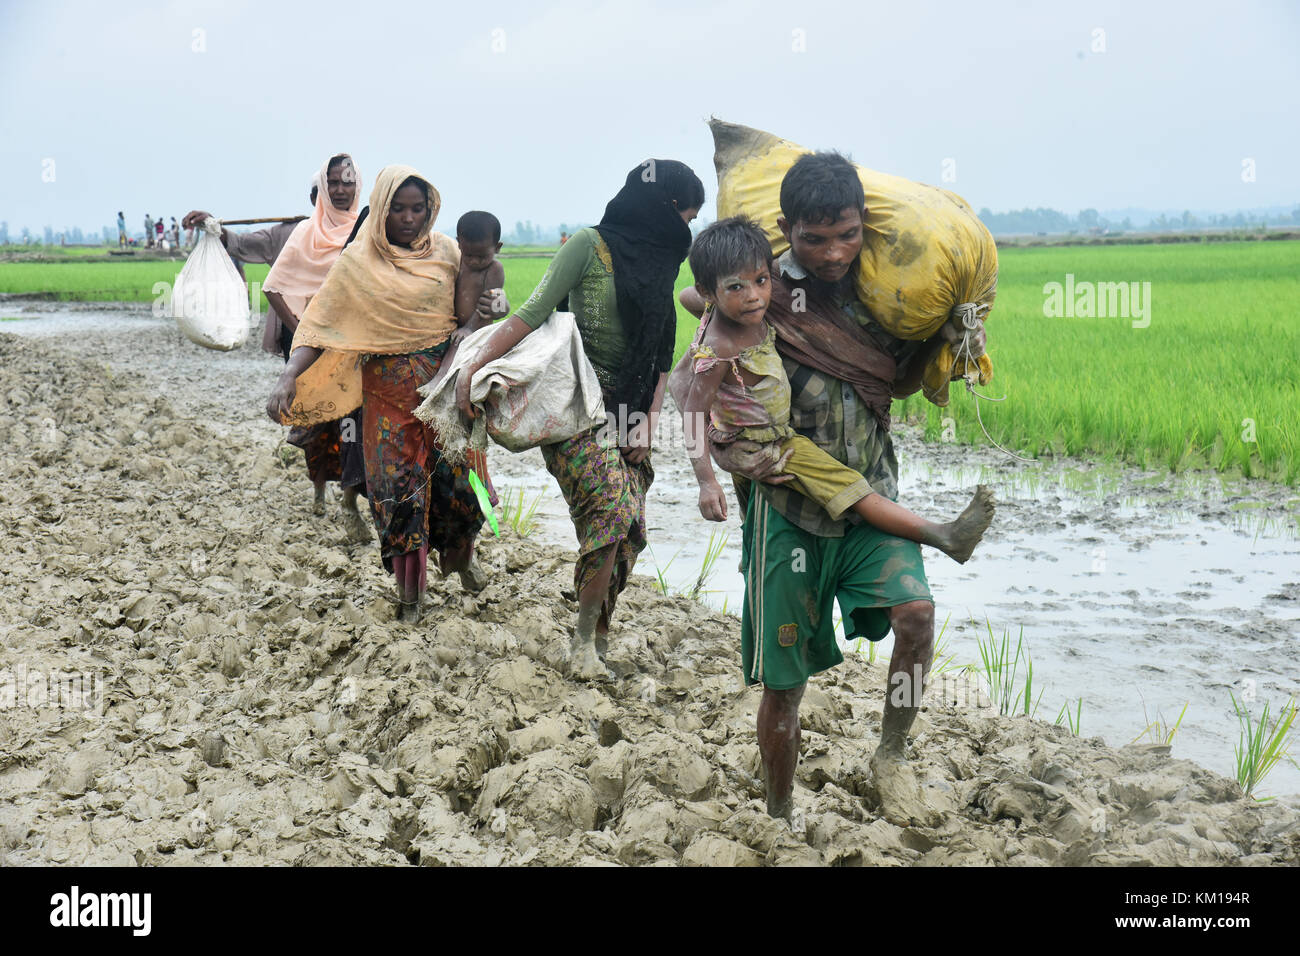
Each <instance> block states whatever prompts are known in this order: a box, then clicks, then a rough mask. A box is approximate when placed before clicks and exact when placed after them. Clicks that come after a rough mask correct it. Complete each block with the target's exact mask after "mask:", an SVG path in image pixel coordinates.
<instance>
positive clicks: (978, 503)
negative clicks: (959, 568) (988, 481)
mask: <svg viewBox="0 0 1300 956" xmlns="http://www.w3.org/2000/svg"><path fill="white" fill-rule="evenodd" d="M996 508H997V505H996V503H995V502H994V500H993V489H991V488H990V487H989V486H988V485H977V486H976V488H975V494H973V495H972V496H971V499H970V503H969V504H968V505H966V508H965V510H964V511H962V513H961V514H960V515H958V516H957V517H956V518H955V519H953V520H952V521H949V522H948V523H947V524H945V525H940V526H939V531H940V534H939V536H938V540H937V541H934V542H930V541H927V542H925V543H926V544H933V545H934V547H936V548H938V549H939V550H940V551H942V552H943V553H944V554H946V555H948V557H950V558H952V559H953V560H954V561H956V562H957V563H958V564H965V563H966V562H967V561H968V560H970V556H971V554H972V553H973V552H974V551H975V545H977V544H979V543H980V539H981V538H983V537H984V532H985V531H987V530H988V527H989V525H990V524H991V523H992V521H993V512H994V511H995V510H996Z"/></svg>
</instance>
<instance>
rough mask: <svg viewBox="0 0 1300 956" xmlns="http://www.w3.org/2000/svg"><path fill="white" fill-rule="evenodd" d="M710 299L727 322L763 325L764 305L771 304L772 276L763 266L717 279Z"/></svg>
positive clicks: (738, 271)
mask: <svg viewBox="0 0 1300 956" xmlns="http://www.w3.org/2000/svg"><path fill="white" fill-rule="evenodd" d="M712 299H713V301H714V302H715V303H716V304H717V308H718V310H719V311H720V312H721V313H722V314H723V315H725V316H726V317H727V318H729V319H731V321H733V322H737V323H739V324H741V325H757V324H758V323H759V322H761V321H763V316H764V315H765V314H767V306H768V303H769V302H771V301H772V276H771V275H770V274H769V273H768V269H767V264H766V263H762V264H760V265H757V266H753V267H751V268H748V269H738V270H737V271H736V272H733V273H731V274H729V275H724V276H721V277H720V278H719V279H718V285H717V287H716V288H715V289H714V290H713V294H712Z"/></svg>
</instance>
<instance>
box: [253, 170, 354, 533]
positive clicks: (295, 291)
mask: <svg viewBox="0 0 1300 956" xmlns="http://www.w3.org/2000/svg"><path fill="white" fill-rule="evenodd" d="M315 185H316V190H317V191H318V194H319V196H320V197H321V198H320V199H318V201H317V202H316V204H315V207H314V209H313V210H312V214H311V216H310V217H309V218H307V219H304V220H303V221H302V222H300V223H298V225H297V226H295V227H294V230H293V232H292V233H291V234H290V236H289V239H288V240H287V241H286V242H285V244H284V248H283V249H282V250H281V251H280V254H279V255H278V256H277V257H276V260H275V263H274V265H272V266H271V271H270V272H269V273H267V276H266V282H265V283H264V284H263V286H262V291H263V292H265V293H266V300H267V301H268V302H269V303H270V304H271V311H270V313H269V314H268V315H267V317H266V320H267V323H268V324H276V325H278V326H279V328H278V329H277V330H276V337H277V338H278V339H281V340H284V341H285V344H284V357H285V360H286V361H288V358H289V352H290V349H291V345H290V344H289V343H290V342H292V339H293V334H294V331H295V330H296V329H297V327H298V322H299V320H300V319H301V317H302V314H303V313H304V312H305V311H306V309H307V305H308V303H310V302H311V299H312V296H314V295H315V294H316V292H317V291H318V290H319V289H320V287H321V285H322V284H323V283H324V282H325V276H326V275H328V274H329V270H330V267H331V266H332V265H334V262H335V260H337V259H338V257H339V253H341V252H342V251H343V247H344V246H345V245H346V244H347V240H348V236H349V235H350V234H351V233H352V227H353V225H354V224H355V223H356V221H357V213H358V211H359V209H360V206H361V173H360V172H359V171H358V170H357V167H356V164H355V163H353V161H352V157H351V156H350V155H348V154H347V153H338V154H337V155H334V156H331V157H330V158H329V160H327V161H326V163H325V165H324V166H323V167H322V168H321V170H320V171H319V172H318V173H317V174H316V182H315ZM268 334H269V333H268ZM359 428H360V422H359V421H358V420H357V419H356V417H355V416H349V417H347V418H344V419H339V420H335V421H329V422H323V423H321V424H319V425H309V426H305V427H303V426H300V427H297V428H294V429H292V430H291V431H290V432H289V437H288V442H289V444H291V445H296V446H297V447H299V448H301V449H302V450H303V454H304V455H305V456H306V459H307V474H308V476H309V477H310V478H311V482H312V484H313V485H314V486H315V488H316V498H315V503H314V508H313V510H314V511H315V512H316V514H324V513H325V483H326V482H329V481H337V482H339V483H340V484H342V485H343V501H342V507H343V516H344V521H345V522H346V523H347V524H348V525H349V526H350V527H349V531H350V533H351V534H352V535H353V536H354V537H362V536H364V535H365V534H366V531H365V526H364V525H363V524H362V522H361V519H360V515H359V513H358V512H357V493H358V492H359V491H360V492H364V491H365V472H364V468H363V466H362V462H361V450H360V447H359V445H358V444H357V443H358V441H359V439H360V436H359V435H358V434H357V431H358V429H359ZM349 445H351V446H352V447H351V448H349V447H348V446H349Z"/></svg>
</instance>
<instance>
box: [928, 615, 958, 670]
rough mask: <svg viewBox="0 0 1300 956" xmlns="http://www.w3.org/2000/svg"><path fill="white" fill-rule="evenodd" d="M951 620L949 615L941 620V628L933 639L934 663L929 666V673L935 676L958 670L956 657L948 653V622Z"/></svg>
mask: <svg viewBox="0 0 1300 956" xmlns="http://www.w3.org/2000/svg"><path fill="white" fill-rule="evenodd" d="M951 620H952V615H951V614H949V615H948V616H947V617H946V618H944V619H943V627H941V628H939V634H938V636H937V637H935V639H934V658H933V660H934V663H932V664H931V665H930V673H931V674H933V675H935V676H938V675H939V674H944V673H947V672H948V671H954V670H960V668H959V667H958V665H957V655H956V654H949V653H948V640H949V638H948V622H949V621H951Z"/></svg>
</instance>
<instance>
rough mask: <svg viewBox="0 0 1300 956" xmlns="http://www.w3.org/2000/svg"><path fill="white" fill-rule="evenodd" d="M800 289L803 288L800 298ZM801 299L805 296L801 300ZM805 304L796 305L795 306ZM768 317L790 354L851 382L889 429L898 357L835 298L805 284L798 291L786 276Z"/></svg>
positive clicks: (782, 347) (781, 347)
mask: <svg viewBox="0 0 1300 956" xmlns="http://www.w3.org/2000/svg"><path fill="white" fill-rule="evenodd" d="M795 292H798V293H802V295H800V296H798V300H796V297H795V295H794V293H795ZM800 300H801V301H800ZM795 305H798V306H800V308H799V309H797V310H796V309H795V308H794V306H795ZM767 321H768V322H770V323H771V324H772V326H773V328H775V329H776V347H777V351H779V352H780V353H781V354H782V355H784V356H785V357H787V358H789V359H792V360H793V361H795V362H798V363H799V364H800V365H806V366H808V367H809V368H814V369H816V370H817V371H819V372H824V373H825V374H827V375H830V376H831V377H832V378H838V379H840V380H841V381H844V382H848V383H849V384H850V385H852V386H853V390H854V391H855V392H857V394H858V397H859V398H860V399H862V401H863V402H864V403H865V404H866V406H867V407H868V408H870V409H871V411H872V413H873V414H874V415H875V416H876V421H877V422H878V423H879V425H880V427H881V429H883V430H884V431H889V403H890V400H891V399H892V398H893V385H894V378H895V376H896V375H897V373H898V369H897V366H896V365H895V363H894V358H893V356H891V355H890V354H889V353H888V352H886V351H885V350H884V349H882V348H881V347H880V346H879V345H877V344H876V343H875V342H874V341H873V340H872V338H871V335H870V334H869V333H868V332H867V330H866V329H864V328H863V327H862V326H860V325H859V324H858V323H857V322H855V321H854V320H853V319H851V318H849V317H848V316H847V315H845V314H844V313H843V312H842V311H841V310H840V309H839V308H837V307H836V306H835V304H834V303H832V302H829V301H828V300H826V299H824V298H820V297H818V296H816V294H815V293H814V292H813V291H812V290H810V289H806V288H804V287H803V286H799V287H796V289H794V290H792V289H791V288H790V286H789V285H788V284H787V282H786V281H785V280H784V278H783V277H778V278H777V280H776V281H774V282H773V283H772V303H771V305H769V306H768V309H767Z"/></svg>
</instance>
